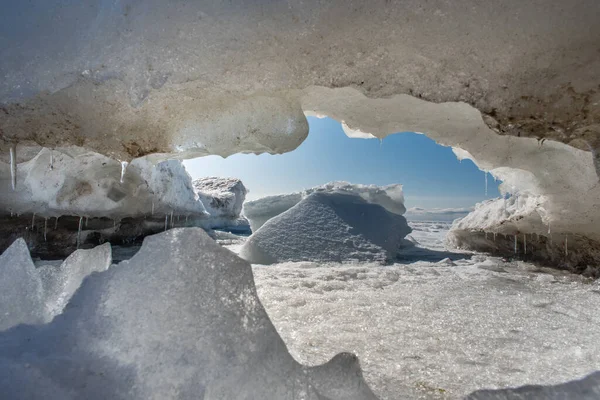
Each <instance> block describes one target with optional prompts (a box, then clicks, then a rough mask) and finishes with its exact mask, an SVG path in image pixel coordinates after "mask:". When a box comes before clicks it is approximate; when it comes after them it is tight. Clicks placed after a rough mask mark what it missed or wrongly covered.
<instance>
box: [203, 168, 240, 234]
mask: <svg viewBox="0 0 600 400" xmlns="http://www.w3.org/2000/svg"><path fill="white" fill-rule="evenodd" d="M193 185H194V191H195V192H196V194H197V196H198V199H199V200H200V201H201V202H202V203H203V204H204V207H205V208H206V211H207V212H208V213H209V214H210V218H209V221H210V222H209V223H207V224H204V226H206V227H209V228H225V229H231V230H239V231H249V229H250V228H249V224H248V221H247V220H246V218H244V217H242V216H241V215H240V214H241V212H242V205H243V204H244V200H245V199H246V193H247V192H248V191H247V190H246V187H245V186H244V184H243V183H242V181H241V180H239V179H237V178H217V177H206V178H200V179H196V180H194V182H193Z"/></svg>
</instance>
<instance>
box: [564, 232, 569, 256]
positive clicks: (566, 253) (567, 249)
mask: <svg viewBox="0 0 600 400" xmlns="http://www.w3.org/2000/svg"><path fill="white" fill-rule="evenodd" d="M568 255H569V236H568V235H565V257H567V256H568Z"/></svg>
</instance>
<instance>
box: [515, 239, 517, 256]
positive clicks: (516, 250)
mask: <svg viewBox="0 0 600 400" xmlns="http://www.w3.org/2000/svg"><path fill="white" fill-rule="evenodd" d="M515 254H517V235H515Z"/></svg>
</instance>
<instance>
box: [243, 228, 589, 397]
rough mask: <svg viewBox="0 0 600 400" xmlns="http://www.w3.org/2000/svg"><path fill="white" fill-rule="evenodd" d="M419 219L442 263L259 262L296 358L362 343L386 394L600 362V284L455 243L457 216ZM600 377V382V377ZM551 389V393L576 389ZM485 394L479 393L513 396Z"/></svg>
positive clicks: (315, 357)
mask: <svg viewBox="0 0 600 400" xmlns="http://www.w3.org/2000/svg"><path fill="white" fill-rule="evenodd" d="M412 225H413V232H412V236H414V237H415V239H416V240H417V241H418V242H419V243H427V247H425V246H423V245H422V244H421V245H419V246H421V247H420V248H421V252H422V254H423V253H425V252H426V251H429V252H430V253H431V256H430V259H431V261H419V259H418V258H413V259H412V260H408V261H409V262H406V263H402V264H400V263H396V264H393V265H390V266H380V265H378V264H376V263H364V262H361V263H343V264H341V263H333V262H327V263H324V262H285V263H279V264H273V265H270V266H263V265H254V266H253V271H254V277H255V282H256V286H257V290H258V294H259V297H260V299H261V302H262V304H263V305H264V306H265V308H266V310H267V312H268V313H269V315H270V316H271V319H272V321H273V323H274V325H275V327H276V328H277V330H278V331H279V332H280V334H281V336H282V338H283V339H284V341H285V343H286V345H287V346H288V348H289V350H290V352H291V354H292V355H293V356H294V357H295V358H296V359H297V360H299V361H301V362H303V363H306V364H318V363H322V362H324V361H325V360H327V359H329V358H330V357H331V355H332V354H335V353H337V352H340V351H350V352H353V353H355V354H357V355H358V357H359V359H360V360H361V365H362V368H363V371H364V372H363V373H364V376H365V379H366V381H367V383H368V384H369V385H370V386H371V388H372V389H373V391H374V392H375V394H376V395H377V396H378V397H379V398H380V399H382V400H392V399H393V400H396V399H459V398H462V397H463V396H465V395H468V394H469V393H471V392H472V391H475V390H478V389H482V388H490V389H492V388H503V387H515V386H520V385H527V384H542V385H554V384H558V383H562V382H564V381H568V380H573V379H579V378H581V377H583V376H585V375H587V374H589V373H591V372H593V371H594V370H596V369H597V368H598V364H597V360H598V359H600V345H598V343H600V332H599V331H598V329H597V325H598V324H599V323H600V316H599V315H598V313H597V312H596V310H597V309H598V307H600V296H599V295H598V293H600V290H599V289H598V285H597V284H593V285H590V281H589V280H587V279H585V278H582V277H581V276H576V275H571V274H568V273H566V272H560V271H557V270H553V269H548V268H540V267H536V266H534V265H532V264H530V263H526V262H520V261H504V260H503V259H501V258H497V257H490V256H486V255H482V254H479V253H472V252H463V253H460V252H456V251H451V250H447V249H445V246H444V236H445V234H446V233H447V232H448V228H449V225H448V224H444V223H439V222H434V223H426V222H419V223H412ZM419 246H416V248H418V247H419ZM443 250H445V251H446V253H445V254H446V256H444V255H443V254H440V252H442V251H443ZM407 251H408V252H413V254H414V252H415V249H407ZM440 257H444V258H440ZM447 258H449V259H450V260H451V263H450V262H448V261H447ZM591 385H593V387H594V388H595V389H594V390H596V391H598V388H599V387H600V385H599V384H598V382H597V379H596V381H595V382H594V381H591V382H590V383H589V384H588V385H587V386H588V388H589V386H591ZM527 390H532V392H527ZM544 390H545V391H544V392H543V393H545V394H547V395H548V398H552V399H554V398H566V397H560V396H559V397H552V396H556V393H550V392H549V390H548V389H544ZM523 391H525V393H526V394H523V393H522V392H523ZM519 393H521V394H520V396H521V397H518V398H535V397H533V396H532V394H531V393H534V394H537V393H540V389H539V388H528V389H521V390H520V392H519ZM527 393H528V394H529V395H528V394H527ZM594 393H595V392H594ZM484 395H485V393H478V394H477V396H473V397H471V398H470V400H471V399H482V400H483V399H485V400H487V399H496V398H497V399H505V398H506V397H502V396H504V394H503V393H502V394H497V393H494V394H492V395H491V396H492V397H490V396H488V397H485V396H484ZM493 396H495V397H493ZM592 398H595V397H592Z"/></svg>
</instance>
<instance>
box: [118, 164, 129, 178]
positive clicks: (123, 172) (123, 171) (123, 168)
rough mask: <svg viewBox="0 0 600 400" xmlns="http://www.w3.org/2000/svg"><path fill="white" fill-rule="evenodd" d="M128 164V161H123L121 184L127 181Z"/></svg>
mask: <svg viewBox="0 0 600 400" xmlns="http://www.w3.org/2000/svg"><path fill="white" fill-rule="evenodd" d="M127 164H129V163H128V162H127V161H121V179H119V182H120V183H123V181H124V180H125V171H126V170H127Z"/></svg>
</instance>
